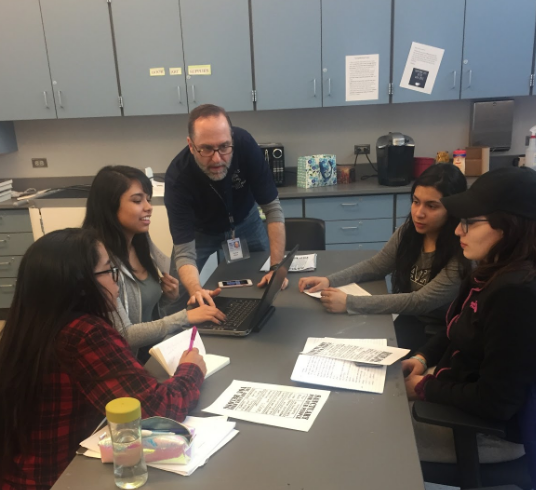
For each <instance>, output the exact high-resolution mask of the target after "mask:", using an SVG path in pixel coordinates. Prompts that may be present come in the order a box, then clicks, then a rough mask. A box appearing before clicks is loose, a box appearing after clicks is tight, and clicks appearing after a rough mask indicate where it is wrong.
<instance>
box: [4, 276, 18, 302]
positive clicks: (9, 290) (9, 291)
mask: <svg viewBox="0 0 536 490" xmlns="http://www.w3.org/2000/svg"><path fill="white" fill-rule="evenodd" d="M15 282H16V279H15V278H14V277H2V278H0V308H9V307H10V306H11V301H12V300H13V293H14V292H15Z"/></svg>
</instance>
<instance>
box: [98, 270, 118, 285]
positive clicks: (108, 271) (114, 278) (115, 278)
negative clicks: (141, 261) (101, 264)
mask: <svg viewBox="0 0 536 490" xmlns="http://www.w3.org/2000/svg"><path fill="white" fill-rule="evenodd" d="M101 274H111V275H112V279H113V280H114V282H117V281H118V280H119V269H118V268H117V267H112V268H111V269H108V270H105V271H99V272H95V275H96V276H99V275H101Z"/></svg>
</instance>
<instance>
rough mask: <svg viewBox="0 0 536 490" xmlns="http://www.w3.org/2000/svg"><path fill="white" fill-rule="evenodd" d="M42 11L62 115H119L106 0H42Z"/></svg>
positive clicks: (51, 69) (51, 68)
mask: <svg viewBox="0 0 536 490" xmlns="http://www.w3.org/2000/svg"><path fill="white" fill-rule="evenodd" d="M20 3H26V1H25V2H20ZM41 12H42V16H43V25H44V28H45V38H46V44H47V49H48V60H49V64H50V72H51V75H52V88H53V90H54V97H55V101H56V109H57V111H58V117H59V118H72V117H100V116H120V115H121V109H120V105H119V91H118V85H117V73H116V69H115V60H114V50H113V42H112V29H111V25H110V15H109V10H108V4H107V3H106V1H105V0H78V1H76V2H73V1H72V0H41Z"/></svg>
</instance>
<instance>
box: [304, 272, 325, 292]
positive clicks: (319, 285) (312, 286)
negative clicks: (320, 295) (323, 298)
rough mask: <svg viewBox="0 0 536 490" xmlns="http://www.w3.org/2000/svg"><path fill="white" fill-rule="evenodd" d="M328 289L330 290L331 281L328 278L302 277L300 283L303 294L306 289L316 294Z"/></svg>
mask: <svg viewBox="0 0 536 490" xmlns="http://www.w3.org/2000/svg"><path fill="white" fill-rule="evenodd" d="M326 288H329V279H328V278H327V277H314V276H313V277H302V278H301V279H300V282H298V289H299V290H300V293H303V292H304V291H305V290H306V289H307V292H308V293H316V292H317V291H322V289H326Z"/></svg>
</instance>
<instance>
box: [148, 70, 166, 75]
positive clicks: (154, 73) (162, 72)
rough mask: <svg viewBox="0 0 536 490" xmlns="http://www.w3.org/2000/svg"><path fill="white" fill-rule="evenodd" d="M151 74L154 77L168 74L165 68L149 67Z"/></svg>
mask: <svg viewBox="0 0 536 490" xmlns="http://www.w3.org/2000/svg"><path fill="white" fill-rule="evenodd" d="M149 74H150V75H151V76H152V77H163V76H165V74H166V69H165V68H149Z"/></svg>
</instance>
